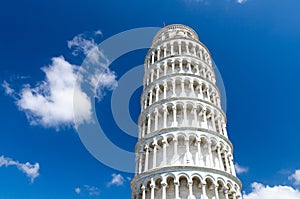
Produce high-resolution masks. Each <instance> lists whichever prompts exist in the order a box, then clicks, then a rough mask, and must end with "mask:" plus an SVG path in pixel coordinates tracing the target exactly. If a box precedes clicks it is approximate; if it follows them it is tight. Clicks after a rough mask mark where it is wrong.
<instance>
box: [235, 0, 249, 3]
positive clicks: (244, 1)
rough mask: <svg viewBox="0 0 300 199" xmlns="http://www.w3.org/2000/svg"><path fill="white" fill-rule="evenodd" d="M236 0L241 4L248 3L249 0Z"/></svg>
mask: <svg viewBox="0 0 300 199" xmlns="http://www.w3.org/2000/svg"><path fill="white" fill-rule="evenodd" d="M236 2H237V3H239V4H243V3H246V2H247V0H236Z"/></svg>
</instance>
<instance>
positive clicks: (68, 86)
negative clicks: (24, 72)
mask: <svg viewBox="0 0 300 199" xmlns="http://www.w3.org/2000/svg"><path fill="white" fill-rule="evenodd" d="M42 70H43V71H44V72H45V74H46V79H45V80H44V81H42V82H39V83H37V85H36V86H35V87H34V88H31V87H30V86H29V85H25V86H24V88H23V89H22V90H21V92H20V93H19V96H20V98H19V99H18V100H17V105H18V106H19V108H20V109H21V110H22V111H24V112H25V113H26V116H27V118H28V120H29V121H30V123H31V124H32V125H42V126H44V127H56V128H58V127H59V126H61V125H72V124H73V121H74V117H73V93H74V89H77V90H78V91H79V92H76V93H77V96H75V97H76V98H77V100H80V101H81V102H82V103H81V106H82V107H81V108H80V109H79V110H80V111H81V112H80V113H79V114H78V115H80V116H81V117H80V118H81V120H82V121H79V122H84V121H88V120H89V119H90V115H91V103H90V100H89V98H88V96H87V95H86V94H85V93H83V92H82V91H81V90H80V88H79V87H77V86H76V85H75V81H76V78H77V76H76V74H77V70H78V67H77V66H76V65H72V64H70V63H69V62H67V61H66V60H65V59H64V58H63V57H62V56H61V57H54V58H52V63H51V65H50V66H48V67H43V68H42Z"/></svg>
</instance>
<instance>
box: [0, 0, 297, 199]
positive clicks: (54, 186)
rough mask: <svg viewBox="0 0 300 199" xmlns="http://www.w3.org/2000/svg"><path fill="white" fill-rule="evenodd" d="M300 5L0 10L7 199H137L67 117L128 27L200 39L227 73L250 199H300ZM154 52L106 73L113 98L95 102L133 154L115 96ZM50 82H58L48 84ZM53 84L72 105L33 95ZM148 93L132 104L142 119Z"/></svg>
mask: <svg viewBox="0 0 300 199" xmlns="http://www.w3.org/2000/svg"><path fill="white" fill-rule="evenodd" d="M299 8H300V2H299V1H297V0H287V1H279V0H265V1H261V0H247V1H235V0H172V1H171V0H165V1H157V0H153V1H150V2H146V1H137V0H135V1H102V0H90V1H83V0H75V1H74V0H73V1H69V0H64V1H59V0H52V1H37V0H28V1H15V0H13V1H2V2H0V27H1V31H0V60H1V62H0V69H1V70H0V71H1V72H0V82H1V84H2V88H1V93H0V108H1V111H0V118H1V120H0V124H1V131H0V198H16V199H20V198H32V199H35V198H44V199H48V198H55V199H56V198H63V199H66V198H74V199H75V198H101V199H105V198H107V199H108V198H130V195H131V190H130V187H129V184H130V178H132V177H133V174H131V173H126V172H122V171H118V170H115V169H112V168H110V167H108V166H105V165H104V164H102V163H101V162H99V161H98V160H97V159H95V158H94V157H93V156H92V155H91V154H90V153H89V152H88V151H87V149H86V148H85V146H84V145H83V144H82V142H81V140H80V138H79V136H78V133H77V132H76V130H75V127H74V123H73V117H72V115H73V113H72V111H71V112H68V110H69V109H70V107H71V108H72V106H70V104H72V100H71V101H68V99H69V98H68V97H69V95H68V94H69V93H68V91H70V89H73V87H72V86H73V84H72V82H73V78H74V77H73V76H72V75H74V73H75V72H76V69H77V66H80V65H81V63H82V61H83V60H84V58H85V55H86V54H87V53H89V52H90V51H91V49H93V47H94V46H95V45H97V44H99V43H101V42H102V41H104V40H106V39H107V38H109V37H111V36H113V35H115V34H117V33H120V32H122V31H125V30H129V29H133V28H140V27H163V24H166V25H168V24H172V23H183V24H186V25H188V26H190V27H192V28H193V29H195V30H196V32H197V33H198V35H199V38H200V40H201V41H202V42H203V43H204V44H205V45H206V46H207V47H208V48H209V50H210V52H211V54H212V56H213V59H214V61H215V62H216V64H217V66H218V69H219V71H220V73H221V75H222V79H223V81H224V84H225V87H226V96H227V99H226V101H227V121H228V124H227V127H228V132H229V136H230V139H231V141H232V143H233V145H234V149H235V151H234V156H235V161H236V162H237V163H238V165H240V167H241V168H240V174H239V178H240V179H241V181H242V182H243V190H244V191H245V192H246V193H245V198H246V199H256V198H267V197H266V196H267V195H268V196H273V195H276V197H279V198H282V197H283V196H285V198H291V199H294V198H300V191H299V189H300V186H299V185H300V171H299V169H300V156H299V139H300V134H299V130H298V129H299V128H298V124H299V111H300V105H299V101H300V93H299V88H298V86H299V84H300V69H299V66H300V61H299V57H300V49H299V46H300V26H299V21H300V13H299ZM68 41H69V42H68ZM146 52H147V49H140V50H136V51H134V52H130V53H127V54H125V55H124V56H122V57H120V58H119V59H117V60H115V61H114V62H113V63H112V64H111V65H109V69H107V70H106V71H104V72H102V73H101V74H102V75H103V80H104V79H105V80H106V81H103V82H102V87H101V88H102V89H103V90H102V91H105V93H100V94H99V93H98V97H100V98H99V99H98V100H96V108H97V116H98V119H99V121H100V122H101V126H102V128H103V129H104V132H106V134H107V136H108V137H109V138H110V140H111V141H112V142H113V143H114V144H115V145H117V146H119V147H120V148H122V149H124V150H127V151H131V152H132V151H133V148H134V145H135V142H136V138H135V137H132V136H129V135H127V134H126V133H124V132H123V131H122V130H121V128H120V127H118V126H117V125H116V122H115V121H114V118H113V115H112V111H111V109H110V103H111V96H112V93H113V91H114V89H116V88H117V87H118V86H117V81H118V80H119V79H120V78H121V77H122V75H124V74H125V73H126V72H127V71H129V70H130V69H132V68H133V67H135V66H137V65H139V64H143V60H144V56H145V54H146ZM94 53H96V54H95V55H98V56H103V57H102V61H105V55H102V54H101V52H100V51H99V52H98V51H96V52H94ZM59 67H63V69H62V70H56V69H58V68H59ZM41 69H42V70H41ZM45 74H47V75H50V80H52V81H53V82H56V81H58V82H60V84H59V85H58V86H56V87H55V88H53V87H51V85H53V84H51V81H50V83H49V79H48V80H47V79H46V78H45ZM57 74H61V75H57ZM63 74H65V75H63ZM66 74H67V75H69V76H67V75H66ZM51 75H53V76H51ZM47 81H48V82H47ZM43 82H44V83H43ZM45 82H47V84H45ZM65 86H66V87H65ZM119 86H120V85H119ZM49 87H51V88H52V89H54V90H52V91H60V89H62V88H64V89H66V92H64V93H63V94H64V95H62V96H65V97H66V98H64V99H66V100H57V98H56V97H57V96H51V97H52V98H51V97H50V101H51V100H52V101H51V103H52V104H51V103H50V105H49V101H48V105H47V104H44V102H45V101H43V100H42V101H36V99H34V98H30V97H29V98H28V97H27V98H26V97H25V95H24V94H29V93H30V92H33V91H35V92H36V93H38V94H40V96H44V97H45V96H47V94H49V93H47V92H46V91H47V88H49ZM10 89H13V90H10ZM42 91H43V93H41V92H42ZM26 92H27V93H26ZM140 92H141V89H138V90H137V91H136V92H134V93H133V95H132V97H131V98H130V105H129V107H130V114H131V116H132V119H133V120H134V121H136V120H137V117H138V114H139V110H140V108H139V95H140ZM58 93H59V92H58ZM22 94H23V95H22ZM99 95H100V96H99ZM81 97H82V98H80V99H82V100H83V102H86V101H84V100H86V98H85V96H84V95H81ZM30 99H31V100H33V102H34V103H33V104H30V105H29V104H28V103H29V101H30ZM45 99H48V100H49V96H48V97H46V98H44V100H45ZM26 100H27V101H26ZM28 100H29V101H28ZM46 102H47V101H46ZM83 104H84V105H86V104H85V103H83ZM52 105H53V106H52ZM28 107H30V108H28ZM83 108H85V107H84V106H83ZM45 114H46V115H47V116H48V117H43V116H45ZM49 115H51V117H49ZM83 116H84V114H83ZM88 119H89V118H88V117H86V118H84V117H83V120H88ZM106 154H110V151H109V150H107V151H106ZM255 182H257V183H255ZM280 191H281V193H284V195H283V196H278V192H280ZM255 194H256V195H255ZM272 198H275V196H274V197H272Z"/></svg>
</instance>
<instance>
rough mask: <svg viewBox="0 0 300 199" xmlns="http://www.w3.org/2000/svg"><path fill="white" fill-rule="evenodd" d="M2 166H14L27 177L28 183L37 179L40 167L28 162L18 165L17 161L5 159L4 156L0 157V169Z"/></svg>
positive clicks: (37, 164)
mask: <svg viewBox="0 0 300 199" xmlns="http://www.w3.org/2000/svg"><path fill="white" fill-rule="evenodd" d="M2 166H6V167H8V166H16V167H17V168H18V169H19V170H21V171H22V172H23V173H25V174H26V175H27V177H28V178H30V181H31V182H32V183H33V182H34V179H35V178H37V177H38V176H39V175H40V174H39V169H40V165H39V163H35V164H30V163H29V162H26V163H19V161H15V160H12V159H11V158H7V157H4V156H0V167H2Z"/></svg>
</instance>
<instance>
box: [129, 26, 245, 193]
mask: <svg viewBox="0 0 300 199" xmlns="http://www.w3.org/2000/svg"><path fill="white" fill-rule="evenodd" d="M141 106H142V110H141V114H140V117H139V124H138V125H139V140H138V143H137V144H136V148H135V152H136V175H135V177H134V179H133V180H132V182H131V189H132V197H131V198H132V199H241V198H242V197H241V182H240V181H239V179H238V178H237V177H236V173H235V168H234V164H233V156H232V152H233V146H232V144H231V142H230V141H229V139H228V136H227V131H226V115H225V114H224V112H223V111H222V108H221V103H220V93H219V90H218V88H217V87H216V78H215V74H214V71H213V67H212V59H211V56H210V53H209V51H208V49H207V48H206V46H205V45H204V44H202V43H201V42H200V41H199V38H198V35H197V34H196V32H195V31H194V30H193V29H191V28H190V27H187V26H185V25H180V24H174V25H169V26H166V27H164V28H162V29H161V30H160V31H159V32H158V33H157V34H156V36H155V37H154V39H153V42H152V47H151V49H150V50H149V52H148V54H147V56H146V58H145V75H144V90H143V94H142V96H141Z"/></svg>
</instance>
